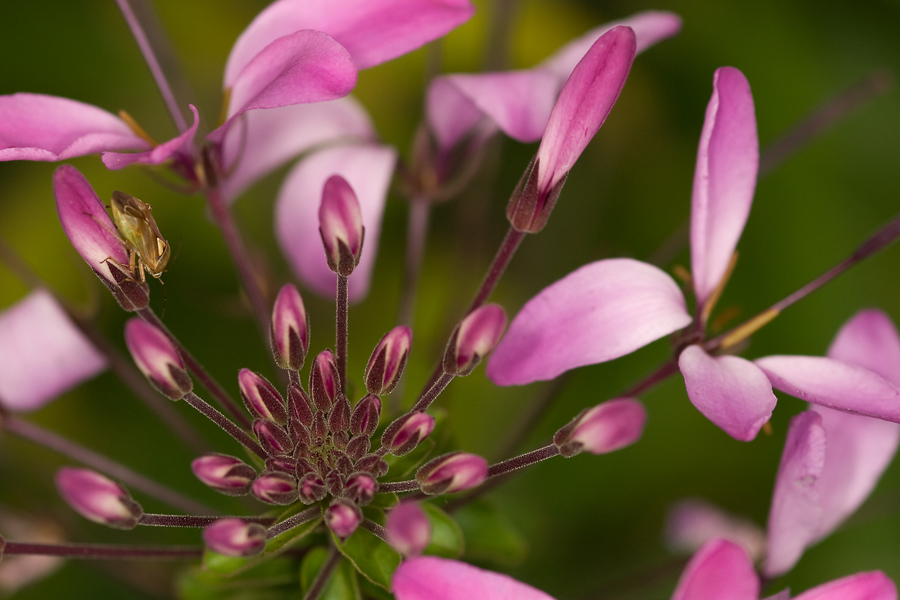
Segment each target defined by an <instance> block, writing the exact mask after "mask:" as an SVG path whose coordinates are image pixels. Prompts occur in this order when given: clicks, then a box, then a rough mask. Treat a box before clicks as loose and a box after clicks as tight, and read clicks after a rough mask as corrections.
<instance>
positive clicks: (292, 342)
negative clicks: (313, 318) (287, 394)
mask: <svg viewBox="0 0 900 600" xmlns="http://www.w3.org/2000/svg"><path fill="white" fill-rule="evenodd" d="M269 335H270V340H271V342H272V354H273V355H274V356H275V362H276V363H278V366H279V367H281V368H282V369H286V370H291V371H299V370H300V369H301V368H302V367H303V360H304V359H305V358H306V352H307V350H309V315H307V314H306V307H304V306H303V298H301V297H300V292H298V291H297V288H296V287H294V286H293V285H291V284H290V283H287V284H285V285H284V286H282V288H281V290H280V291H279V292H278V297H277V298H275V306H273V307H272V322H271V324H270V327H269Z"/></svg>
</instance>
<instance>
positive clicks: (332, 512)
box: [325, 498, 362, 541]
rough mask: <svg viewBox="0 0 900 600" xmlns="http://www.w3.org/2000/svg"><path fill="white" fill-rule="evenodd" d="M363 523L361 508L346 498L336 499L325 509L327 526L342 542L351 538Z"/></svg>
mask: <svg viewBox="0 0 900 600" xmlns="http://www.w3.org/2000/svg"><path fill="white" fill-rule="evenodd" d="M361 521H362V512H360V510H359V507H358V506H356V505H355V504H353V502H351V501H350V500H347V499H346V498H335V500H334V502H333V503H332V504H331V506H329V507H328V508H327V509H325V524H326V525H328V528H329V529H330V530H331V531H333V532H334V535H336V536H338V537H339V538H340V539H341V540H342V541H343V540H346V539H347V538H348V537H350V536H351V535H352V534H353V532H354V531H356V528H357V527H359V524H360V522H361Z"/></svg>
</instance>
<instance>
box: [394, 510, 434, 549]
mask: <svg viewBox="0 0 900 600" xmlns="http://www.w3.org/2000/svg"><path fill="white" fill-rule="evenodd" d="M385 529H386V530H387V539H388V543H389V544H390V545H391V546H393V547H394V550H396V551H397V552H399V553H400V554H402V555H403V556H407V557H409V556H418V555H419V554H422V551H423V550H425V548H426V547H427V546H428V544H429V543H430V542H431V521H429V520H428V517H427V516H426V515H425V511H424V510H422V507H421V506H419V504H418V503H417V502H404V503H402V504H400V505H399V506H398V507H397V508H395V509H394V510H392V511H391V512H389V513H388V516H387V523H386V524H385Z"/></svg>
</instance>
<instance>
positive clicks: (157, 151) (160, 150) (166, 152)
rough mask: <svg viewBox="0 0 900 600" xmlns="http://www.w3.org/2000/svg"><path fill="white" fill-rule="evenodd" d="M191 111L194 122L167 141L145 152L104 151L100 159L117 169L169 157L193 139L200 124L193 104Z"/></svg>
mask: <svg viewBox="0 0 900 600" xmlns="http://www.w3.org/2000/svg"><path fill="white" fill-rule="evenodd" d="M190 108H191V112H192V113H194V124H193V125H191V126H190V127H188V128H187V129H185V130H184V132H183V133H181V134H179V135H178V136H176V137H174V138H172V139H171V140H169V141H168V142H164V143H162V144H160V145H159V146H157V147H156V148H154V149H153V150H148V151H147V152H135V153H122V152H104V153H103V155H102V157H101V160H102V161H103V164H104V165H106V167H107V168H108V169H112V170H114V171H115V170H117V169H124V168H125V167H127V166H128V165H133V164H135V163H138V164H142V165H158V164H160V163H162V162H164V161H166V160H168V159H169V157H171V156H172V155H173V154H175V153H176V152H178V151H179V150H181V149H182V148H184V147H185V146H188V145H190V143H191V142H193V141H194V135H195V134H196V133H197V125H199V124H200V115H199V114H198V113H197V109H196V108H195V107H194V105H193V104H191V105H190Z"/></svg>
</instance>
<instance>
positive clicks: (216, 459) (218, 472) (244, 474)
mask: <svg viewBox="0 0 900 600" xmlns="http://www.w3.org/2000/svg"><path fill="white" fill-rule="evenodd" d="M191 470H192V471H193V472H194V475H195V476H196V477H197V479H199V480H200V481H202V482H203V483H205V484H206V485H208V486H209V487H211V488H212V489H214V490H216V491H217V492H222V493H223V494H226V495H228V496H243V495H244V494H246V493H248V492H249V491H250V485H251V484H252V483H253V480H254V479H256V471H255V470H254V469H253V467H251V466H250V465H248V464H246V463H245V462H243V461H242V460H240V459H239V458H235V457H233V456H227V455H225V454H207V455H205V456H201V457H200V458H195V459H194V460H193V461H191Z"/></svg>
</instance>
